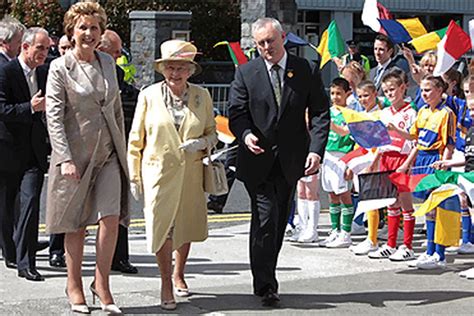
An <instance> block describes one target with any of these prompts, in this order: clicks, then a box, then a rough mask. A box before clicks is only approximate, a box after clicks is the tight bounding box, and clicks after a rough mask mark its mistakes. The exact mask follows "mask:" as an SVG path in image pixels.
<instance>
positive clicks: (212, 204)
mask: <svg viewBox="0 0 474 316" xmlns="http://www.w3.org/2000/svg"><path fill="white" fill-rule="evenodd" d="M207 209H208V210H212V211H214V213H216V214H222V212H223V210H224V205H222V204H219V203H217V202H216V201H209V202H207Z"/></svg>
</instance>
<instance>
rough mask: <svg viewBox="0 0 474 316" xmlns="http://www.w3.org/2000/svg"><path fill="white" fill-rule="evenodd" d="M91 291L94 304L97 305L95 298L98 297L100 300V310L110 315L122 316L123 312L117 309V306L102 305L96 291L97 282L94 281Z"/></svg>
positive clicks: (90, 287)
mask: <svg viewBox="0 0 474 316" xmlns="http://www.w3.org/2000/svg"><path fill="white" fill-rule="evenodd" d="M89 290H90V291H91V294H92V304H95V297H96V296H97V298H98V299H99V302H100V308H101V309H102V310H103V311H104V312H106V313H109V314H113V315H114V314H115V315H120V314H122V311H121V310H120V308H118V307H117V305H115V304H104V303H102V301H101V300H100V296H99V293H97V290H96V289H95V280H94V281H92V283H91V285H90V286H89Z"/></svg>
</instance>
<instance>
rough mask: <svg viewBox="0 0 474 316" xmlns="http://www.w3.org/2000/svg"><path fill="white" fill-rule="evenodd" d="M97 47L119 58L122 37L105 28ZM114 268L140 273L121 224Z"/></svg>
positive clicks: (120, 79)
mask: <svg viewBox="0 0 474 316" xmlns="http://www.w3.org/2000/svg"><path fill="white" fill-rule="evenodd" d="M97 49H98V50H100V51H102V52H104V53H107V54H109V55H110V56H112V57H113V58H114V60H117V58H119V57H120V56H121V55H122V39H121V38H120V36H119V35H118V34H117V33H116V32H114V31H112V30H105V32H104V34H102V38H101V40H100V44H99V46H98V47H97ZM116 68H117V80H118V83H119V88H120V90H121V91H122V92H123V91H124V89H125V86H126V85H127V84H126V83H125V82H124V80H123V78H124V75H125V74H124V72H123V70H122V68H120V67H119V66H117V67H116ZM122 98H123V93H122ZM129 132H130V125H129V124H125V135H127V137H128V133H129ZM112 270H113V271H119V272H122V273H129V274H135V273H138V269H137V268H136V267H135V266H133V265H132V264H131V263H130V257H129V250H128V229H127V227H125V226H122V225H120V224H119V232H118V238H117V246H116V247H115V254H114V258H113V261H112Z"/></svg>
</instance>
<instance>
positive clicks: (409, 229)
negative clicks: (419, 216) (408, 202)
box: [402, 210, 415, 249]
mask: <svg viewBox="0 0 474 316" xmlns="http://www.w3.org/2000/svg"><path fill="white" fill-rule="evenodd" d="M402 213H403V244H404V245H405V246H406V247H407V248H408V249H412V248H413V234H414V232H415V217H414V216H413V210H402Z"/></svg>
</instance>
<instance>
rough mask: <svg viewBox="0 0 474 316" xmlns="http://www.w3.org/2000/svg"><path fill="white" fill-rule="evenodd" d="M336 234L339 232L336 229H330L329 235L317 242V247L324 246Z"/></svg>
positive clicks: (333, 238)
mask: <svg viewBox="0 0 474 316" xmlns="http://www.w3.org/2000/svg"><path fill="white" fill-rule="evenodd" d="M338 234H339V232H338V231H337V230H335V229H334V230H331V232H330V233H329V236H328V237H327V238H326V239H324V240H323V241H321V242H320V243H319V247H326V245H327V244H329V243H330V242H333V241H334V240H336V238H337V235H338Z"/></svg>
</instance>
